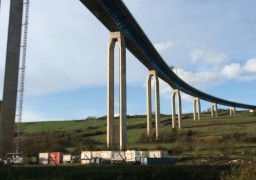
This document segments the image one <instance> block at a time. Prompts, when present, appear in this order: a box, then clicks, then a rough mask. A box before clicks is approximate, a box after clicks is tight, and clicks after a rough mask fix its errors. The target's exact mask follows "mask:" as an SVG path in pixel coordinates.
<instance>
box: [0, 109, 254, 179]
mask: <svg viewBox="0 0 256 180" xmlns="http://www.w3.org/2000/svg"><path fill="white" fill-rule="evenodd" d="M171 122H172V119H171V116H170V115H161V123H160V124H161V125H160V133H159V139H157V140H156V139H155V138H154V136H152V137H147V136H146V117H145V116H136V117H135V116H133V117H128V118H127V146H128V149H137V150H155V149H158V150H167V151H168V156H169V157H172V158H176V160H177V163H176V165H170V166H167V165H165V166H139V165H133V166H131V165H119V166H113V165H100V166H95V165H94V166H84V165H79V164H75V165H69V166H67V165H60V166H37V165H30V166H26V167H8V166H3V167H0V179H170V177H171V178H172V179H190V180H192V179H223V180H224V179H227V178H226V177H228V176H227V171H229V170H231V172H232V174H231V175H230V177H231V176H232V177H235V176H236V177H238V176H240V175H241V172H242V175H241V176H242V177H247V176H248V174H250V173H251V172H252V173H254V174H250V175H249V177H251V178H249V179H254V177H255V176H256V172H255V167H256V164H255V163H254V164H252V165H250V163H249V165H246V166H245V167H244V169H240V170H237V169H236V168H235V169H234V168H233V167H234V166H235V167H240V165H241V164H244V163H245V164H247V163H246V162H251V161H254V162H255V157H256V131H255V129H256V114H255V113H249V112H246V111H241V112H237V113H236V116H232V117H231V116H229V113H228V111H222V112H219V116H218V117H211V116H210V114H209V113H203V114H202V116H201V120H200V121H198V120H197V121H194V120H193V119H192V114H184V115H183V120H182V129H180V130H179V129H172V127H171ZM115 124H118V119H116V120H115ZM153 127H154V124H153ZM20 139H21V143H20V151H21V152H23V154H24V155H25V156H28V157H33V156H36V155H37V154H38V153H39V152H52V151H61V152H67V153H71V154H73V155H78V156H79V155H80V152H81V150H109V149H107V147H106V119H92V120H90V119H88V120H74V121H68V120H65V121H55V122H52V121H49V122H30V123H22V124H21V137H20ZM117 149H118V147H117ZM13 151H14V150H13ZM237 162H238V164H237ZM230 163H231V164H230ZM223 172H225V173H224V174H225V175H224V174H223ZM248 172H249V173H248ZM234 175H235V176H234ZM221 177H224V178H221ZM231 179H232V178H231ZM233 179H234V178H233ZM237 179H239V178H237ZM242 179H243V178H242Z"/></svg>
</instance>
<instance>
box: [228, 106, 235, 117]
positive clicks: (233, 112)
mask: <svg viewBox="0 0 256 180" xmlns="http://www.w3.org/2000/svg"><path fill="white" fill-rule="evenodd" d="M229 114H230V116H235V115H236V108H235V107H230V108H229Z"/></svg>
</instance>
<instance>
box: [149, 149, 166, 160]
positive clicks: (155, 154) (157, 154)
mask: <svg viewBox="0 0 256 180" xmlns="http://www.w3.org/2000/svg"><path fill="white" fill-rule="evenodd" d="M167 155H168V152H167V151H160V150H155V151H149V158H167Z"/></svg>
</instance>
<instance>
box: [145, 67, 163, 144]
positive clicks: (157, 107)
mask: <svg viewBox="0 0 256 180" xmlns="http://www.w3.org/2000/svg"><path fill="white" fill-rule="evenodd" d="M152 76H154V77H155V78H154V90H155V126H156V139H158V136H159V125H160V102H159V81H158V75H157V73H156V71H155V70H150V71H148V75H147V83H146V84H147V87H146V88H147V135H148V136H149V137H150V136H151V135H152V100H151V78H152Z"/></svg>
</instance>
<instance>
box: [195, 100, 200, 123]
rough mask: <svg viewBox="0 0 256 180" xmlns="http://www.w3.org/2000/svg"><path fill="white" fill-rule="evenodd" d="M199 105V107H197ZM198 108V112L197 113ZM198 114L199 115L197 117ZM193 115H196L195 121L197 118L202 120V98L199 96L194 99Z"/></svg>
mask: <svg viewBox="0 0 256 180" xmlns="http://www.w3.org/2000/svg"><path fill="white" fill-rule="evenodd" d="M196 105H197V108H196ZM197 109H198V112H197V113H196V111H197ZM196 114H197V117H196ZM193 116H194V121H195V120H196V119H198V120H200V119H201V104H200V99H199V98H198V97H194V99H193Z"/></svg>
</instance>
